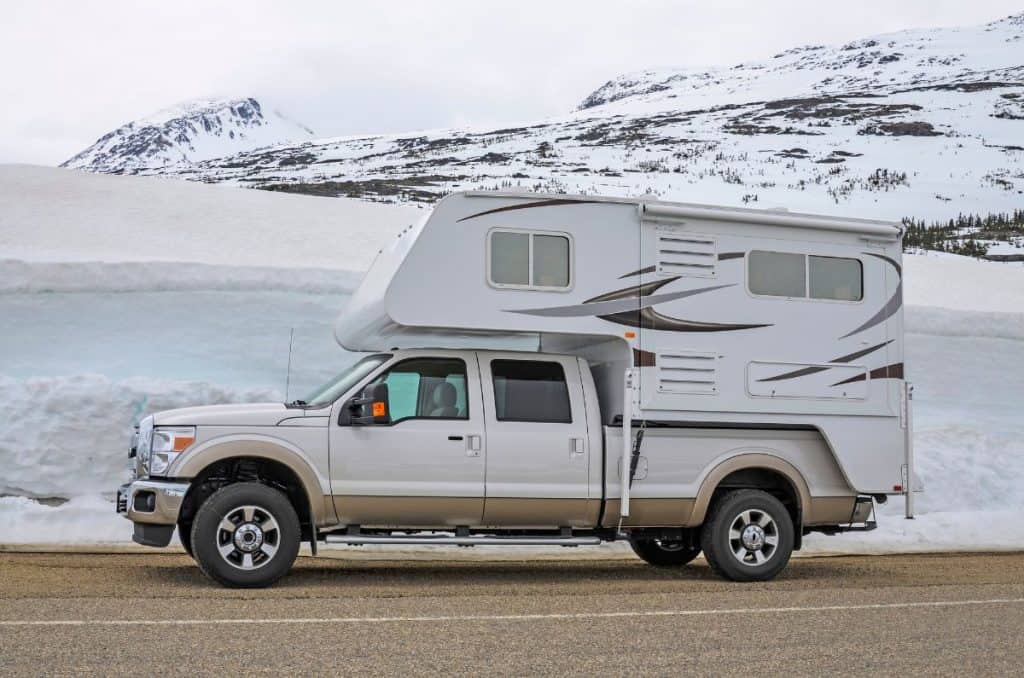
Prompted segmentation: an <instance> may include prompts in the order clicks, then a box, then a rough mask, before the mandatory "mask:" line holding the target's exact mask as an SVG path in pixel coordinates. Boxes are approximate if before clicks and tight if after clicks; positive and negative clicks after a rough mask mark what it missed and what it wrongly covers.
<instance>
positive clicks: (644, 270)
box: [619, 266, 655, 280]
mask: <svg viewBox="0 0 1024 678" xmlns="http://www.w3.org/2000/svg"><path fill="white" fill-rule="evenodd" d="M654 271H655V268H654V266H647V267H645V268H641V269H640V270H639V271H633V272H631V273H626V274H625V275H620V276H619V280H622V279H623V278H632V277H633V276H635V275H643V274H644V273H654Z"/></svg>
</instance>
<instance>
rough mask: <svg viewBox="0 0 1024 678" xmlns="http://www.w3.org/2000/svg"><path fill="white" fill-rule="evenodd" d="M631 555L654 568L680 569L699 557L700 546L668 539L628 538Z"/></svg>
mask: <svg viewBox="0 0 1024 678" xmlns="http://www.w3.org/2000/svg"><path fill="white" fill-rule="evenodd" d="M629 545H630V546H631V547H632V549H633V553H635V554H637V555H638V556H640V557H641V558H642V559H643V560H644V561H646V562H647V563H648V564H650V565H654V566H655V567H682V566H683V565H686V564H687V563H689V562H690V561H691V560H693V559H694V558H696V557H697V556H698V555H700V546H692V545H690V544H688V543H686V542H684V541H672V540H668V539H637V538H635V537H630V538H629Z"/></svg>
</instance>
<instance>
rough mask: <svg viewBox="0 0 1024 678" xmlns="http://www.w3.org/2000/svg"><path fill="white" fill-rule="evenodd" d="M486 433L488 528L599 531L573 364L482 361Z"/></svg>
mask: <svg viewBox="0 0 1024 678" xmlns="http://www.w3.org/2000/svg"><path fill="white" fill-rule="evenodd" d="M479 362H480V372H481V375H482V379H483V381H482V384H483V402H484V414H485V420H486V428H487V433H486V436H487V477H486V495H487V497H486V500H485V502H484V525H487V526H504V527H561V526H580V527H583V526H593V524H594V523H593V521H594V519H595V516H596V512H597V504H598V502H599V498H591V497H590V496H589V495H590V486H589V482H588V478H589V468H590V463H591V461H590V454H591V451H590V449H589V448H590V444H589V441H588V436H587V421H586V411H585V407H584V393H583V387H582V383H581V378H580V372H579V363H578V362H577V361H576V360H575V359H574V358H559V357H553V356H551V357H549V356H544V357H538V358H536V359H532V358H529V359H528V358H526V357H524V355H523V354H515V353H511V354H500V353H481V354H479Z"/></svg>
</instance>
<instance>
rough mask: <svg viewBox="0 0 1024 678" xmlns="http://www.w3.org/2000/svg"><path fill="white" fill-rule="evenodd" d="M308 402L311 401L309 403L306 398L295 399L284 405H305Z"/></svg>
mask: <svg viewBox="0 0 1024 678" xmlns="http://www.w3.org/2000/svg"><path fill="white" fill-rule="evenodd" d="M308 404H309V403H307V402H306V401H305V400H293V401H291V402H290V403H285V404H284V406H285V407H305V406H306V405H308Z"/></svg>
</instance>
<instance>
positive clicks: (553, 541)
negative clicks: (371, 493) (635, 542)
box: [324, 534, 601, 546]
mask: <svg viewBox="0 0 1024 678" xmlns="http://www.w3.org/2000/svg"><path fill="white" fill-rule="evenodd" d="M324 541H326V542H327V543H328V544H348V545H349V546H362V545H364V544H418V545H420V546H597V545H598V544H600V543H601V538H600V537H495V536H491V535H480V536H476V535H469V536H465V537H450V536H447V535H439V536H431V535H425V536H417V535H401V536H394V535H387V534H383V535H382V534H328V535H327V536H326V537H325V538H324Z"/></svg>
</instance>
